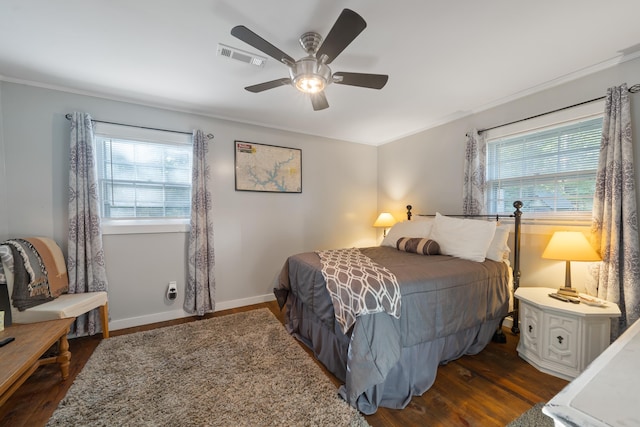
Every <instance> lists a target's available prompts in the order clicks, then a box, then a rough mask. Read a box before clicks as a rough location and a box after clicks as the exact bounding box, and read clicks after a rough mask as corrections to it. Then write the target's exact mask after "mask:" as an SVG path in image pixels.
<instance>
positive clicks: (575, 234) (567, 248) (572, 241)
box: [542, 231, 602, 296]
mask: <svg viewBox="0 0 640 427" xmlns="http://www.w3.org/2000/svg"><path fill="white" fill-rule="evenodd" d="M542 258H546V259H557V260H561V261H566V267H565V276H564V287H563V288H560V289H559V290H558V293H559V294H564V295H570V296H578V291H577V290H575V289H573V288H572V287H571V261H600V260H601V259H602V258H600V255H598V253H597V252H596V251H595V250H594V249H593V248H592V247H591V245H590V244H589V242H588V241H587V238H586V237H585V236H584V234H583V233H582V232H580V231H556V232H555V233H553V236H551V240H549V244H548V245H547V248H546V249H545V250H544V252H543V253H542Z"/></svg>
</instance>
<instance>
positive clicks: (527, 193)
mask: <svg viewBox="0 0 640 427" xmlns="http://www.w3.org/2000/svg"><path fill="white" fill-rule="evenodd" d="M597 104H598V107H595V108H594V107H593V106H590V107H588V108H587V109H588V110H596V111H599V113H597V114H587V115H586V116H585V115H584V111H582V114H579V113H580V112H576V111H573V113H574V114H576V115H580V116H581V117H577V118H574V119H573V120H566V119H564V120H561V121H559V122H558V121H557V122H555V123H549V121H553V118H545V121H546V122H547V123H545V124H544V125H542V126H537V125H535V124H533V125H534V126H535V128H533V129H532V128H531V126H532V123H529V124H528V125H527V124H519V125H518V126H519V127H520V128H521V129H522V128H523V127H529V129H528V130H520V131H518V130H517V129H516V131H515V132H514V131H513V130H514V129H511V131H509V130H504V129H503V130H500V131H498V132H492V133H490V134H488V135H487V211H488V212H489V213H502V212H510V211H512V210H513V207H512V204H513V202H514V201H515V200H520V201H522V202H523V204H524V207H523V209H522V210H523V212H526V213H527V216H528V217H536V216H538V217H554V218H560V217H563V216H568V217H569V216H570V217H571V218H573V219H575V218H587V217H590V214H591V209H592V206H593V193H594V191H595V180H596V172H597V168H598V156H599V152H600V139H601V134H602V111H603V110H604V107H603V106H602V103H597ZM581 110H584V108H583V109H581ZM562 114H563V115H564V116H566V114H567V112H563V113H562ZM569 114H571V113H569ZM558 119H559V118H558V117H556V120H558ZM490 132H491V131H490ZM500 133H501V134H502V135H500Z"/></svg>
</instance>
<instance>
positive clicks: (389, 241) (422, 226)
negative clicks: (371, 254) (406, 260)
mask: <svg viewBox="0 0 640 427" xmlns="http://www.w3.org/2000/svg"><path fill="white" fill-rule="evenodd" d="M433 224H434V222H433V221H402V222H397V223H395V224H394V225H393V227H391V229H390V230H389V232H388V233H387V236H386V237H385V238H384V239H383V240H382V243H380V246H391V247H393V248H395V247H396V243H398V239H400V238H402V237H420V238H423V239H428V238H429V235H430V234H431V229H432V227H433Z"/></svg>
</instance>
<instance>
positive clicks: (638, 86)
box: [467, 84, 640, 136]
mask: <svg viewBox="0 0 640 427" xmlns="http://www.w3.org/2000/svg"><path fill="white" fill-rule="evenodd" d="M627 91H628V92H629V93H636V92H640V84H635V85H633V86H631V87H630V88H629V89H627ZM605 98H606V96H601V97H599V98H594V99H590V100H588V101H583V102H579V103H577V104H573V105H569V106H567V107H562V108H558V109H555V110H551V111H547V112H546V113H541V114H536V115H535V116H531V117H527V118H525V119H519V120H514V121H512V122H509V123H503V124H501V125H498V126H492V127H490V128H486V129H480V130H479V131H478V133H479V134H480V133H482V132H486V131H488V130H492V129H497V128H501V127H503V126H508V125H512V124H515V123H520V122H524V121H526V120H531V119H536V118H538V117H542V116H546V115H547V114H552V113H557V112H558V111H563V110H568V109H569V108H574V107H579V106H580V105H584V104H589V103H590V102H596V101H600V100H602V99H605ZM467 136H469V134H468V133H467Z"/></svg>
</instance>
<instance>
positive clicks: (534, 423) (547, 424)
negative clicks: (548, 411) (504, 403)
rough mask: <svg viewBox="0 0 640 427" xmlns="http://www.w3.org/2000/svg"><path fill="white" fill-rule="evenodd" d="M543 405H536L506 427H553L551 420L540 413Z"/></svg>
mask: <svg viewBox="0 0 640 427" xmlns="http://www.w3.org/2000/svg"><path fill="white" fill-rule="evenodd" d="M543 406H544V403H536V404H535V405H534V406H533V407H532V408H531V409H529V410H528V411H527V412H525V413H524V414H522V415H520V416H519V417H518V418H516V419H515V420H513V421H511V422H510V423H509V424H507V427H553V426H554V423H553V419H551V417H547V416H546V415H545V414H543V413H542V407H543Z"/></svg>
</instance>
